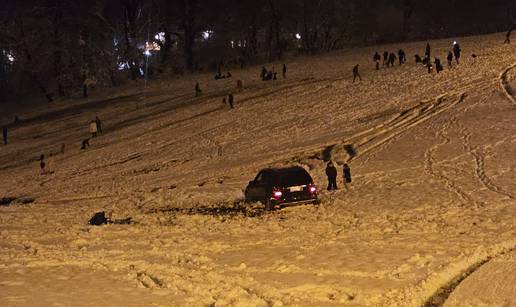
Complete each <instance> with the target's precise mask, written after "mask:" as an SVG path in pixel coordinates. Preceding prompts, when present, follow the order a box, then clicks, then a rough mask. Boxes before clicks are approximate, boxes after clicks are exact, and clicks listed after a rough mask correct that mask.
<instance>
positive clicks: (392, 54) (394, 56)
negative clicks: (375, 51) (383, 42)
mask: <svg viewBox="0 0 516 307" xmlns="http://www.w3.org/2000/svg"><path fill="white" fill-rule="evenodd" d="M394 62H396V55H395V54H394V53H392V52H391V54H390V55H389V62H388V63H387V66H389V65H391V67H394Z"/></svg>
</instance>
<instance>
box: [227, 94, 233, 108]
mask: <svg viewBox="0 0 516 307" xmlns="http://www.w3.org/2000/svg"><path fill="white" fill-rule="evenodd" d="M233 102H234V97H233V94H232V93H229V95H228V103H229V107H230V108H231V109H233Z"/></svg>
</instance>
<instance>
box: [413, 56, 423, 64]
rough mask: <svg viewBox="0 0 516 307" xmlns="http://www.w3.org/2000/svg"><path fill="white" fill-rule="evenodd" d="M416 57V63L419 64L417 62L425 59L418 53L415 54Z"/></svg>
mask: <svg viewBox="0 0 516 307" xmlns="http://www.w3.org/2000/svg"><path fill="white" fill-rule="evenodd" d="M414 58H415V59H416V64H417V63H422V62H423V60H422V59H421V57H420V56H419V54H416V55H415V56H414Z"/></svg>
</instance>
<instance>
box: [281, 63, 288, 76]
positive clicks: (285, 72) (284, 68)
mask: <svg viewBox="0 0 516 307" xmlns="http://www.w3.org/2000/svg"><path fill="white" fill-rule="evenodd" d="M282 73H283V79H285V78H287V64H283V70H282Z"/></svg>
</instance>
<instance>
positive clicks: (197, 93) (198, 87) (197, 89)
mask: <svg viewBox="0 0 516 307" xmlns="http://www.w3.org/2000/svg"><path fill="white" fill-rule="evenodd" d="M201 95H202V90H201V85H200V84H199V82H195V97H199V96H201Z"/></svg>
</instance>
